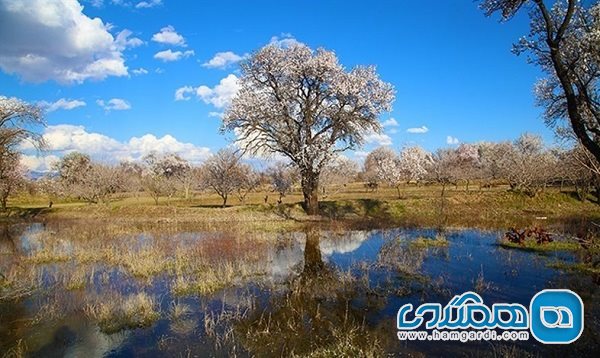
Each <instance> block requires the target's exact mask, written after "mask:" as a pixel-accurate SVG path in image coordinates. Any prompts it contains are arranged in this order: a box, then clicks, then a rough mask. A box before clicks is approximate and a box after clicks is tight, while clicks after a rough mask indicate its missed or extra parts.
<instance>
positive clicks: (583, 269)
mask: <svg viewBox="0 0 600 358" xmlns="http://www.w3.org/2000/svg"><path fill="white" fill-rule="evenodd" d="M548 267H551V268H554V269H558V270H564V271H569V272H579V273H584V274H592V275H598V274H600V267H595V266H593V265H592V264H590V263H584V262H577V263H568V262H564V261H556V262H552V263H549V264H548Z"/></svg>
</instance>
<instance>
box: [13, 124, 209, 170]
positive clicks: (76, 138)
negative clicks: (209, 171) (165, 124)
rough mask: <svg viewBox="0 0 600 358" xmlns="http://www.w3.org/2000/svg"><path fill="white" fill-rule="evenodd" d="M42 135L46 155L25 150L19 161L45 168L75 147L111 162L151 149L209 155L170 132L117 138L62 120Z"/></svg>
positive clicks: (193, 157) (196, 158) (189, 156)
mask: <svg viewBox="0 0 600 358" xmlns="http://www.w3.org/2000/svg"><path fill="white" fill-rule="evenodd" d="M43 138H44V140H45V141H46V142H47V143H48V151H47V153H49V154H48V155H46V156H35V155H31V154H27V153H26V154H24V155H23V159H22V163H23V165H25V166H26V167H27V168H28V169H29V170H34V171H47V170H49V169H50V167H51V164H52V163H53V162H56V161H57V160H59V158H60V157H62V156H63V155H65V154H67V153H70V152H74V151H77V152H81V153H85V154H88V155H90V156H91V157H92V158H94V159H96V160H104V161H108V162H111V163H116V162H118V161H123V160H128V161H138V160H140V159H142V158H143V157H144V156H145V155H147V154H150V153H152V152H155V153H159V154H164V153H175V154H178V155H179V156H181V157H182V158H184V159H186V160H188V161H190V162H192V163H195V164H197V163H200V162H202V161H204V160H205V159H206V158H208V157H209V156H210V149H209V148H206V147H200V146H197V145H194V144H192V143H184V142H180V141H179V140H177V139H176V138H175V137H173V136H171V135H169V134H167V135H165V136H163V137H161V138H158V137H156V136H155V135H153V134H145V135H143V136H141V137H132V138H130V139H129V140H128V141H125V142H120V141H117V140H116V139H114V138H111V137H108V136H106V135H104V134H100V133H94V132H88V131H87V130H86V129H85V127H83V126H74V125H69V124H61V125H56V126H48V127H47V128H46V129H45V131H44V134H43ZM21 149H22V150H25V151H31V150H33V149H34V148H33V146H32V144H31V143H28V142H23V143H22V144H21Z"/></svg>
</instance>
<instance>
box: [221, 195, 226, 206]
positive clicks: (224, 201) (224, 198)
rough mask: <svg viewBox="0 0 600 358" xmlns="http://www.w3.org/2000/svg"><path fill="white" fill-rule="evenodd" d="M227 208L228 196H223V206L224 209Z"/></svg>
mask: <svg viewBox="0 0 600 358" xmlns="http://www.w3.org/2000/svg"><path fill="white" fill-rule="evenodd" d="M226 206H227V195H223V205H222V206H221V207H222V208H224V207H226Z"/></svg>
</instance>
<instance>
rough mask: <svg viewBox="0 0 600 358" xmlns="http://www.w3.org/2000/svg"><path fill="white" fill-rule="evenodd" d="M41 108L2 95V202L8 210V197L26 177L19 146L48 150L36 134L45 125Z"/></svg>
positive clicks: (0, 117) (0, 168)
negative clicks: (22, 144) (39, 126)
mask: <svg viewBox="0 0 600 358" xmlns="http://www.w3.org/2000/svg"><path fill="white" fill-rule="evenodd" d="M44 124H45V122H44V117H43V112H42V110H41V108H40V107H38V106H35V105H31V104H28V103H26V102H24V101H22V100H20V99H17V98H8V97H5V96H0V202H1V208H2V210H5V209H6V201H7V200H8V196H9V195H10V194H11V193H12V192H13V191H14V190H15V189H16V188H17V187H18V186H19V183H21V182H22V180H23V177H24V175H23V174H24V170H23V168H21V166H20V164H19V163H20V154H19V152H18V151H17V146H18V145H19V144H21V143H22V142H24V141H26V142H28V143H30V144H32V145H33V146H34V147H35V148H37V149H43V148H44V147H45V145H44V140H43V138H42V136H41V135H40V134H38V133H36V132H34V131H33V129H34V128H35V127H36V126H38V125H44Z"/></svg>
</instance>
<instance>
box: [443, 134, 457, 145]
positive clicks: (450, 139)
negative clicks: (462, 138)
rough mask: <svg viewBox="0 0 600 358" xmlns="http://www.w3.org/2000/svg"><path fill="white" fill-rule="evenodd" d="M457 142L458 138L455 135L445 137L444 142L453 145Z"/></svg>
mask: <svg viewBox="0 0 600 358" xmlns="http://www.w3.org/2000/svg"><path fill="white" fill-rule="evenodd" d="M458 142H459V141H458V138H456V137H453V136H447V137H446V143H447V144H451V145H454V144H458Z"/></svg>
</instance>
